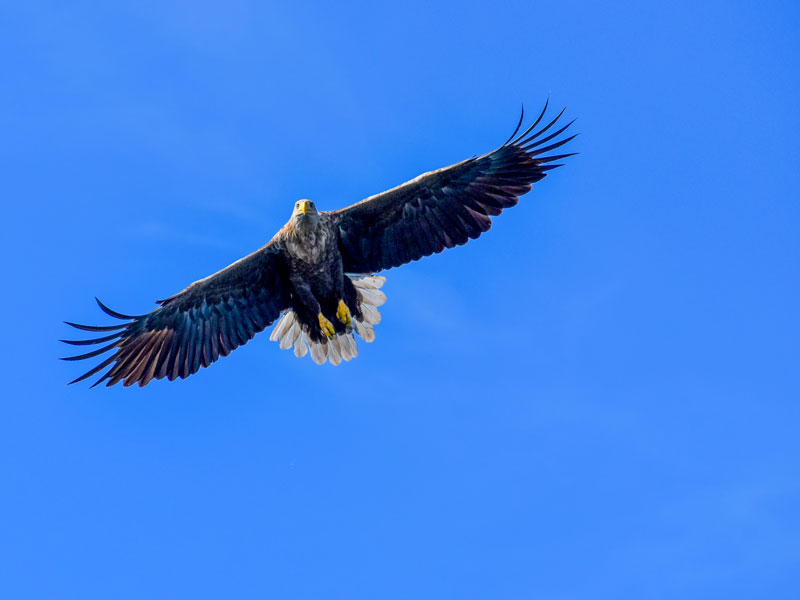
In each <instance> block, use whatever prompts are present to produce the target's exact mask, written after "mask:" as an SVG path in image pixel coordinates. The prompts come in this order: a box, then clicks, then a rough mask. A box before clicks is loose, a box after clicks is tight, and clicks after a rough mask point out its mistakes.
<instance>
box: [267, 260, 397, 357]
mask: <svg viewBox="0 0 800 600" xmlns="http://www.w3.org/2000/svg"><path fill="white" fill-rule="evenodd" d="M345 276H346V277H349V278H350V281H351V282H352V283H353V286H354V287H355V288H356V293H357V294H358V307H359V309H360V310H361V315H362V318H361V320H360V321H359V320H358V319H356V317H355V315H353V319H352V320H353V330H354V331H355V333H358V335H360V336H361V339H363V340H364V341H365V342H372V341H373V340H375V330H374V329H373V326H374V325H377V324H378V323H380V322H381V313H380V312H379V311H378V308H377V307H379V306H381V305H382V304H383V303H384V302H386V294H384V293H383V292H382V291H381V290H380V288H381V286H382V285H383V284H384V283H385V282H386V278H385V277H381V276H380V275H353V274H349V273H345ZM269 339H271V340H272V341H273V342H279V343H280V347H281V349H282V350H287V349H289V348H291V347H294V354H295V356H297V357H303V356H305V355H306V354H308V352H309V349H310V350H311V358H312V359H314V362H315V363H317V364H318V365H321V364H322V363H324V362H325V361H326V360H329V361H331V364H334V365H338V364H340V363H341V362H342V361H343V360H351V359H353V358H355V357H356V356H358V345H357V344H356V339H355V336H354V335H353V331H349V332H346V333H337V334H336V335H335V336H334V337H333V338H332V339H325V340H323V341H321V342H312V341H311V339H310V338H309V337H308V333H307V332H306V331H304V330H303V327H302V325H301V324H300V321H298V320H297V317H296V315H295V313H294V311H293V310H291V309H290V310H287V311H286V312H285V313H283V315H281V318H280V319H279V320H278V322H277V324H276V325H275V328H274V329H273V330H272V333H271V334H270V336H269Z"/></svg>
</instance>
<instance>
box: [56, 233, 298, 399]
mask: <svg viewBox="0 0 800 600" xmlns="http://www.w3.org/2000/svg"><path fill="white" fill-rule="evenodd" d="M285 273H286V266H285V261H284V257H283V255H282V253H281V252H280V247H279V245H278V244H276V243H275V241H273V242H270V243H269V244H267V245H266V246H264V247H263V248H261V249H260V250H258V251H256V252H254V253H253V254H251V255H249V256H247V257H245V258H243V259H241V260H239V261H237V262H235V263H233V264H232V265H230V266H229V267H227V268H225V269H223V270H222V271H219V272H218V273H216V274H214V275H211V276H210V277H206V278H205V279H201V280H200V281H196V282H195V283H193V284H192V285H190V286H189V287H188V288H186V289H185V290H183V291H182V292H180V293H178V294H176V295H174V296H172V297H170V298H167V299H166V300H159V301H158V303H159V304H160V305H161V306H160V307H159V308H157V309H156V310H154V311H153V312H151V313H149V314H146V315H140V316H135V317H134V316H129V315H123V314H120V313H118V312H115V311H113V310H111V309H110V308H108V307H106V306H105V305H103V303H102V302H100V301H99V300H98V301H97V303H98V304H99V305H100V308H101V309H103V311H104V312H105V313H106V314H108V315H110V316H112V317H115V318H117V319H122V320H124V321H127V323H124V324H122V325H111V326H100V327H95V326H91V325H79V324H77V323H69V322H68V323H67V324H68V325H72V326H73V327H76V328H77V329H81V330H84V331H94V332H106V331H108V332H114V333H110V334H109V335H105V336H103V337H100V338H97V339H90V340H61V341H63V342H66V343H67V344H72V345H74V346H86V345H92V344H102V343H105V342H110V343H108V344H107V345H105V346H103V347H102V348H100V349H99V350H95V351H94V352H88V353H86V354H81V355H79V356H70V357H67V358H65V359H64V360H82V359H85V358H93V357H95V356H99V355H101V354H104V353H105V352H109V351H110V352H113V354H112V355H111V356H110V357H108V358H106V360H104V361H103V362H102V363H100V364H99V365H97V366H96V367H95V368H93V369H92V370H91V371H89V372H88V373H85V374H84V375H81V376H80V377H78V378H77V379H76V380H75V381H71V382H70V383H76V382H78V381H82V380H84V379H86V378H87V377H91V376H92V375H94V374H96V373H99V372H100V371H102V370H103V369H105V368H106V367H108V366H109V365H111V364H112V363H114V365H113V366H112V367H111V368H110V369H109V370H108V371H107V372H106V373H105V374H104V375H103V376H102V377H101V378H100V379H99V380H98V381H97V382H95V383H94V385H93V386H92V387H94V386H95V385H98V384H99V383H101V382H102V381H106V380H107V381H108V382H107V384H106V385H109V386H110V385H114V384H115V383H119V382H120V381H122V382H123V385H126V386H128V385H132V384H134V383H137V382H138V383H139V386H145V385H147V384H148V383H149V382H150V380H151V379H153V378H155V379H161V378H163V377H167V378H169V379H170V381H172V380H173V379H176V378H177V377H180V378H182V379H183V378H186V377H188V376H189V375H191V374H193V373H196V372H197V371H198V370H199V369H200V367H201V366H202V367H207V366H208V365H210V364H211V363H213V362H214V361H216V360H217V359H218V358H219V357H220V355H222V356H227V355H228V354H229V353H230V352H231V350H234V349H235V348H237V347H239V346H241V345H242V344H245V343H247V342H248V341H249V340H250V339H251V338H252V337H253V336H254V335H255V334H256V333H258V332H259V331H262V330H263V329H264V328H265V327H267V326H269V325H270V324H271V323H272V322H273V321H275V319H277V318H278V316H279V315H280V313H281V311H282V310H284V309H286V308H288V307H289V290H288V286H287V284H286V281H287V279H286V276H285Z"/></svg>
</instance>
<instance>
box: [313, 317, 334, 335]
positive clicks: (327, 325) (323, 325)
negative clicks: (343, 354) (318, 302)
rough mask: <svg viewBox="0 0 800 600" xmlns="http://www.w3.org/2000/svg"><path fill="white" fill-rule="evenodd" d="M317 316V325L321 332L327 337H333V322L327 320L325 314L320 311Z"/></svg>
mask: <svg viewBox="0 0 800 600" xmlns="http://www.w3.org/2000/svg"><path fill="white" fill-rule="evenodd" d="M317 318H318V319H319V327H320V329H322V333H324V334H325V335H327V336H328V339H333V336H334V335H336V330H335V329H334V328H333V323H331V322H330V321H328V319H326V318H325V315H323V314H322V313H319V314H318V315H317Z"/></svg>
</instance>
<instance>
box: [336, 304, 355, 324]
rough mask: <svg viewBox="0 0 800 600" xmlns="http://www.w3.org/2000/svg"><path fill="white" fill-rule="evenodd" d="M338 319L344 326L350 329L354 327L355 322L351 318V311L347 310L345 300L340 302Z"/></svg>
mask: <svg viewBox="0 0 800 600" xmlns="http://www.w3.org/2000/svg"><path fill="white" fill-rule="evenodd" d="M336 318H337V319H339V320H340V321H341V322H342V323H344V326H345V327H347V328H348V329H349V328H350V327H352V326H353V322H352V320H351V318H350V309H349V308H347V304H345V303H344V300H339V308H337V309H336Z"/></svg>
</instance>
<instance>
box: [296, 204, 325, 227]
mask: <svg viewBox="0 0 800 600" xmlns="http://www.w3.org/2000/svg"><path fill="white" fill-rule="evenodd" d="M292 220H293V221H294V222H295V223H296V224H298V225H299V224H303V225H306V226H307V225H316V224H317V223H318V222H319V213H318V212H317V207H316V206H314V203H313V202H312V201H311V200H298V201H297V202H295V203H294V211H292Z"/></svg>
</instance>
